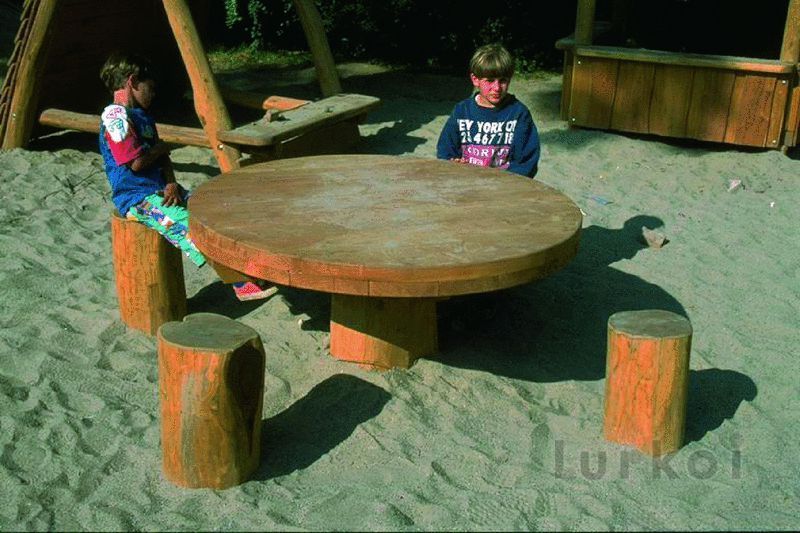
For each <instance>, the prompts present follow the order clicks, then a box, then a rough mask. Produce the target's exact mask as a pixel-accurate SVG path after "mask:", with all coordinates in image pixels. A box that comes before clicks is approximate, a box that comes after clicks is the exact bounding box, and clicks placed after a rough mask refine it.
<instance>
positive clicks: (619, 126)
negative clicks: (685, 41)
mask: <svg viewBox="0 0 800 533" xmlns="http://www.w3.org/2000/svg"><path fill="white" fill-rule="evenodd" d="M654 79H655V65H651V64H649V63H636V62H632V61H620V64H619V74H618V76H617V87H616V91H615V96H614V106H613V111H612V113H611V129H614V130H620V131H633V132H636V133H648V132H649V131H650V125H649V117H650V103H651V100H652V95H653V82H654Z"/></svg>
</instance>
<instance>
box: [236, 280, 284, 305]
mask: <svg viewBox="0 0 800 533" xmlns="http://www.w3.org/2000/svg"><path fill="white" fill-rule="evenodd" d="M261 283H263V285H262V284H261ZM233 292H234V293H235V294H236V297H237V298H238V299H239V301H241V302H246V301H248V300H263V299H264V298H269V297H270V296H272V295H273V294H275V293H276V292H278V287H276V286H275V285H272V284H270V283H268V282H259V283H254V282H252V281H239V282H236V283H233Z"/></svg>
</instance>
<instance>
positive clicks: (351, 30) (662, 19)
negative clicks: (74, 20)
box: [211, 0, 788, 72]
mask: <svg viewBox="0 0 800 533" xmlns="http://www.w3.org/2000/svg"><path fill="white" fill-rule="evenodd" d="M211 3H212V5H213V6H214V7H213V9H217V10H219V13H217V14H216V16H212V17H211V20H215V21H217V22H216V25H215V27H214V28H212V38H213V39H214V40H215V41H216V42H217V43H219V44H223V45H226V46H238V45H241V44H242V43H251V44H252V45H254V46H255V47H264V48H266V49H269V50H306V49H307V44H306V41H305V37H304V35H303V32H302V29H301V27H300V24H299V22H298V20H297V15H296V13H295V10H294V7H293V5H292V0H224V1H219V0H211ZM316 4H317V6H318V8H319V11H320V14H321V16H322V19H323V23H324V25H325V29H326V32H327V35H328V40H329V42H330V45H331V49H332V51H333V53H334V56H336V59H337V60H345V59H358V60H378V61H386V62H391V63H399V64H407V65H411V66H418V67H436V68H439V69H445V70H452V71H459V72H460V71H463V69H465V68H466V66H465V65H466V64H467V60H468V58H469V57H470V55H471V53H472V51H473V50H474V49H475V48H476V47H477V46H480V45H482V44H485V43H487V42H492V41H496V42H501V43H503V44H505V45H506V47H507V48H508V49H509V50H510V51H511V52H512V53H514V54H515V55H516V57H517V59H518V62H519V67H520V70H523V71H532V70H535V69H537V68H546V69H553V68H558V67H559V66H560V64H561V60H562V55H561V53H560V52H558V51H557V50H556V49H555V46H554V45H555V42H556V40H558V39H560V38H561V37H564V36H566V35H569V34H570V33H572V32H573V30H574V25H575V11H576V6H577V0H507V1H505V2H496V3H493V4H486V3H484V4H479V5H478V6H476V7H467V6H468V5H470V4H472V2H464V1H463V0H458V1H457V0H317V2H316ZM611 6H612V0H598V2H597V17H596V18H597V19H598V20H610V15H611ZM787 6H788V0H765V1H763V2H758V3H756V5H749V6H743V5H741V3H736V2H729V1H727V0H647V2H638V1H632V2H630V6H629V8H628V27H627V31H626V32H625V35H617V36H608V37H609V38H611V39H613V42H608V43H607V44H612V45H627V46H633V47H642V48H651V49H656V50H669V51H676V52H693V53H706V54H722V55H739V56H745V57H766V58H772V59H776V58H777V57H778V54H779V51H780V43H781V38H782V35H783V24H784V21H785V20H786V11H787ZM224 21H227V22H228V24H227V25H226V24H224Z"/></svg>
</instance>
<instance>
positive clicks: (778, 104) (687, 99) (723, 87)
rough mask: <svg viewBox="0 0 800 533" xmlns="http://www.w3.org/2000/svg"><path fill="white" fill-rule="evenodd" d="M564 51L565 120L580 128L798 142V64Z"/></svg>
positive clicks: (600, 49)
mask: <svg viewBox="0 0 800 533" xmlns="http://www.w3.org/2000/svg"><path fill="white" fill-rule="evenodd" d="M556 47H557V48H559V49H562V50H564V82H563V88H562V98H561V117H562V118H563V119H564V120H567V121H569V122H570V124H572V125H574V126H583V127H587V128H598V129H608V130H616V131H625V132H635V133H646V134H653V135H661V136H666V137H678V138H689V139H699V140H703V141H714V142H721V143H729V144H735V145H742V146H756V147H766V148H781V149H784V150H785V149H786V148H788V147H791V146H795V145H796V144H797V130H798V99H800V90H798V74H797V64H795V63H789V62H781V61H778V60H767V59H751V58H741V57H730V56H712V55H702V54H682V53H671V52H662V51H656V50H645V49H630V48H621V47H612V46H593V45H588V46H577V45H575V42H574V40H573V39H571V38H565V39H561V40H559V41H558V42H557V43H556Z"/></svg>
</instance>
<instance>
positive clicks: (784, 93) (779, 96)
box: [766, 79, 789, 148]
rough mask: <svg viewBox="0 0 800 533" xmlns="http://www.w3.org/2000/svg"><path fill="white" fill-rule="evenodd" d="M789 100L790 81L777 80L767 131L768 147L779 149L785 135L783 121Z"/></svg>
mask: <svg viewBox="0 0 800 533" xmlns="http://www.w3.org/2000/svg"><path fill="white" fill-rule="evenodd" d="M788 99H789V80H786V79H776V80H775V91H774V93H773V96H772V110H771V111H770V114H769V128H768V129H767V142H766V146H767V147H769V148H778V147H779V146H780V144H781V136H782V134H783V119H784V117H785V116H786V106H787V104H788Z"/></svg>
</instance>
